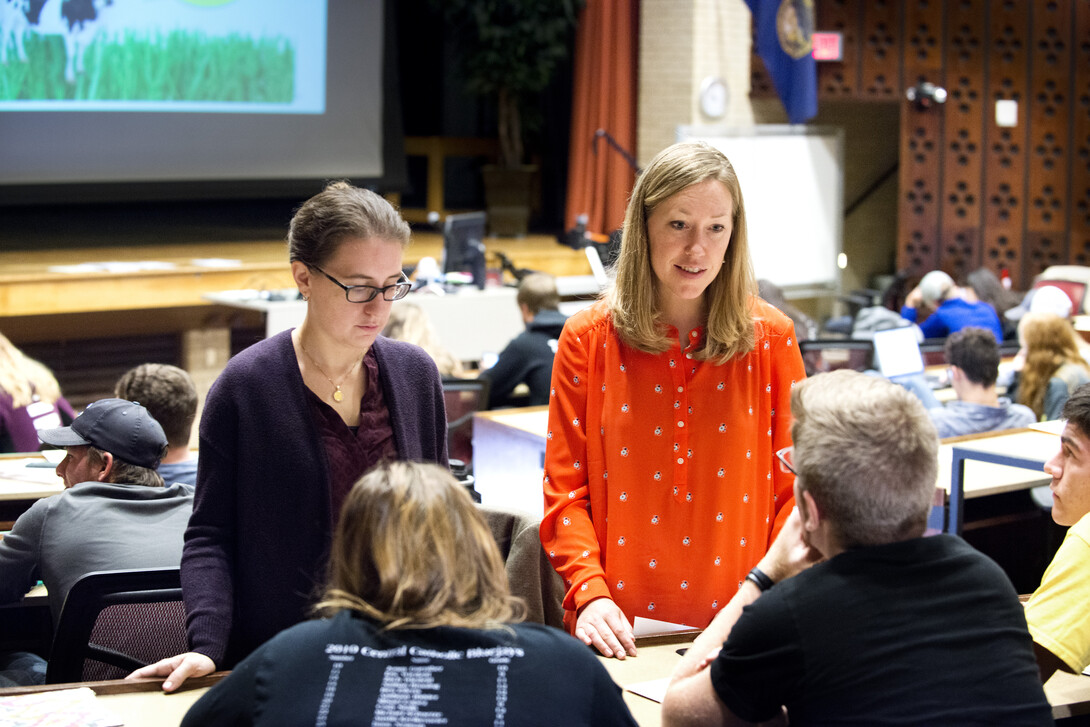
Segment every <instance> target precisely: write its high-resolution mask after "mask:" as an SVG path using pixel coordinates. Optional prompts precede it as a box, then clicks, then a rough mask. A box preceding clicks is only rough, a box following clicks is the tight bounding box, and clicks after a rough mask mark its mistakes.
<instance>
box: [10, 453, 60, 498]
mask: <svg viewBox="0 0 1090 727" xmlns="http://www.w3.org/2000/svg"><path fill="white" fill-rule="evenodd" d="M28 462H35V463H37V462H45V458H44V457H42V455H40V454H38V453H36V452H26V453H17V454H3V455H0V501H3V500H37V499H39V498H42V497H49V496H50V495H56V494H57V493H59V492H63V491H64V481H63V480H62V479H61V478H60V477H57V473H56V468H55V466H50V467H27V466H26V465H27V463H28Z"/></svg>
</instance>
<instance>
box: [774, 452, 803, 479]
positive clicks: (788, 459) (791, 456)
mask: <svg viewBox="0 0 1090 727" xmlns="http://www.w3.org/2000/svg"><path fill="white" fill-rule="evenodd" d="M776 459H778V460H780V469H782V470H783V471H784V472H790V473H791V474H793V475H797V474H798V470H796V469H795V448H794V447H793V446H792V447H784V448H783V449H781V450H779V451H778V452H776Z"/></svg>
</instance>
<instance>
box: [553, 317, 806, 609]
mask: <svg viewBox="0 0 1090 727" xmlns="http://www.w3.org/2000/svg"><path fill="white" fill-rule="evenodd" d="M754 319H755V326H756V345H755V347H754V350H753V351H751V352H749V353H748V354H746V355H744V356H741V357H735V358H734V359H731V360H730V361H728V362H727V363H726V364H722V365H715V364H713V363H711V362H708V361H698V360H696V359H694V358H692V357H691V356H692V354H691V353H690V352H691V351H693V350H696V349H697V348H699V346H700V344H701V340H702V336H703V329H697V330H694V331H693V332H692V334H691V335H692V340H691V341H690V343H689V345H688V346H687V347H686V349H685V351H682V350H681V347H680V346H679V345H678V344H677V343H675V345H674V347H673V348H672V349H671V350H669V351H666V352H665V353H662V354H648V353H643V352H640V351H637V350H635V349H633V348H630V347H628V346H625V345H623V344H622V343H621V341H620V338H619V337H618V335H617V331H616V329H614V327H613V324H612V321H611V317H610V314H609V312H608V309H607V308H606V306H605V304H604V303H602V302H599V303H596V304H595V305H594V306H592V307H591V308H588V309H586V310H583V311H580V312H579V313H578V314H576V315H575V316H572V318H570V319H569V320H568V323H567V325H566V326H565V328H564V332H563V333H562V334H561V336H560V344H559V350H558V351H557V353H556V360H555V362H554V364H553V379H552V392H551V396H550V403H549V432H548V439H547V441H546V449H545V478H544V490H545V517H544V519H543V520H542V523H541V542H542V544H543V545H544V546H545V550H546V552H547V553H548V554H549V558H550V560H551V562H552V564H553V566H554V567H555V568H556V570H557V571H558V572H559V573H560V575H561V576H563V578H564V581H565V584H566V586H567V589H568V590H567V594H566V596H565V598H564V608H565V609H566V610H567V611H569V612H574V611H576V610H577V609H578V608H579V607H580V606H582V605H583V604H585V603H586V602H588V601H590V600H592V599H594V598H598V597H599V596H608V597H610V598H612V599H613V600H614V601H615V602H616V603H617V605H618V606H619V607H620V608H621V610H622V611H624V613H625V615H626V616H627V617H628V618H629V620H632V619H633V618H635V617H636V616H644V617H646V618H654V619H660V620H664V621H671V622H675V623H684V624H688V625H690V626H694V627H704V626H707V625H708V623H709V622H710V621H711V619H712V617H714V616H715V614H716V611H717V610H718V609H719V608H720V607H722V606H724V605H725V604H726V603H727V601H729V600H730V598H731V596H732V595H733V594H734V592H735V591H736V590H737V589H738V587H739V586H740V585H741V582H742V581H743V580H744V579H745V576H746V573H747V572H748V571H749V569H750V568H752V567H753V566H754V565H756V564H757V562H758V561H759V560H760V559H761V557H762V556H763V555H764V553H765V551H766V550H767V549H768V545H769V544H770V543H771V542H772V538H773V536H774V534H775V533H776V532H778V529H779V526H780V525H782V522H783V520H784V519H786V517H787V515H788V514H789V513H790V511H791V507H792V505H793V504H794V503H793V496H792V486H793V484H794V478H793V476H792V475H790V474H788V473H786V472H784V471H782V470H781V468H780V467H779V466H778V464H777V461H776V457H775V452H776V451H777V450H778V449H780V448H782V447H786V446H788V445H790V444H791V432H790V425H791V417H790V397H791V387H792V386H793V385H794V384H795V382H796V381H801V380H802V379H803V378H804V377H805V372H804V369H803V363H802V357H801V356H800V354H799V349H798V346H797V345H796V343H795V340H794V339H795V336H794V328H793V327H792V324H791V321H790V320H789V319H788V318H787V317H785V316H784V315H783V314H781V313H780V312H779V311H778V310H776V309H775V308H773V307H772V306H770V305H768V304H766V303H764V302H763V301H761V300H760V299H754ZM674 337H675V340H676V337H677V332H676V331H674ZM572 615H573V614H572V613H569V614H568V620H569V623H570V624H572V625H574V621H573V619H572V618H571V617H572Z"/></svg>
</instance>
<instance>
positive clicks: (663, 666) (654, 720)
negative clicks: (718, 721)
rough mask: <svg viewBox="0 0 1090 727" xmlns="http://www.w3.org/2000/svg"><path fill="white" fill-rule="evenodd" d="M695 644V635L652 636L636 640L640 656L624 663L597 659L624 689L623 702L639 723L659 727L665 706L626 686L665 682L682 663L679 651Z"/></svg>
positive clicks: (628, 659)
mask: <svg viewBox="0 0 1090 727" xmlns="http://www.w3.org/2000/svg"><path fill="white" fill-rule="evenodd" d="M692 643H693V636H692V634H686V635H681V636H653V637H649V638H646V639H636V653H637V656H634V657H633V656H630V657H627V658H626V659H625V660H624V661H618V660H617V659H606V658H605V657H603V656H599V657H598V659H599V660H600V661H601V662H602V665H603V666H605V668H606V671H608V672H609V675H610V676H611V677H613V681H615V682H616V683H617V684H618V686H620V687H621V688H622V689H624V690H625V691H624V702H625V704H627V705H628V709H629V710H630V711H631V712H632V716H633V717H634V718H635V720H636V724H638V725H640V727H658V725H660V724H662V705H661V704H659V703H658V702H655V701H652V700H650V699H648V698H647V697H642V696H640V695H639V694H634V693H632V692H630V691H628V689H627V687H628V686H629V685H632V684H637V683H639V682H647V681H651V680H653V679H666V678H669V676H670V675H671V674H672V673H673V672H674V668H675V667H676V666H677V664H678V662H679V661H681V655H680V654H678V653H677V650H678V649H683V648H686V647H688V646H690V645H691V644H692Z"/></svg>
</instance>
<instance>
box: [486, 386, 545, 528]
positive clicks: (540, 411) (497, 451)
mask: <svg viewBox="0 0 1090 727" xmlns="http://www.w3.org/2000/svg"><path fill="white" fill-rule="evenodd" d="M548 428H549V407H547V406H528V407H524V408H521V409H497V410H495V411H485V412H478V413H477V414H475V415H474V416H473V477H474V480H475V481H474V485H473V486H474V489H476V490H477V492H479V493H480V494H481V504H482V505H485V506H487V507H495V508H500V509H515V510H522V511H524V512H527V513H529V514H531V515H533V516H534V517H536V518H538V519H540V518H541V517H542V516H543V515H544V514H545V500H544V496H543V494H542V477H543V476H544V474H545V434H546V432H547V431H548Z"/></svg>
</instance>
